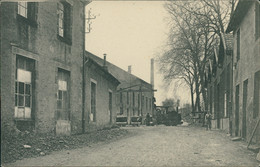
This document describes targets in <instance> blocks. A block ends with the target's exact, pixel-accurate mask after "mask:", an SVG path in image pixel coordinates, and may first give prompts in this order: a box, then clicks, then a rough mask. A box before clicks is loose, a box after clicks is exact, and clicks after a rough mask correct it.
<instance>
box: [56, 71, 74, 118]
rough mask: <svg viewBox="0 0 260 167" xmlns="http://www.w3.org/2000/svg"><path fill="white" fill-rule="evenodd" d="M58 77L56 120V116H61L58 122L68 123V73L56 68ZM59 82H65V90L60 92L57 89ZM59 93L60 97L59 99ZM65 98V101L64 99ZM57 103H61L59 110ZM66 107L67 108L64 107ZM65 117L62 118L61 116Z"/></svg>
mask: <svg viewBox="0 0 260 167" xmlns="http://www.w3.org/2000/svg"><path fill="white" fill-rule="evenodd" d="M57 76H58V80H57V81H58V82H57V83H58V89H57V98H56V112H57V113H56V114H57V115H56V118H57V119H59V118H58V114H61V119H59V120H68V121H70V119H71V118H70V71H67V70H64V69H62V68H58V70H57ZM59 81H64V82H66V90H61V89H60V87H59ZM60 92H61V97H62V98H60ZM64 97H66V99H65V98H64ZM58 102H61V108H59V107H58ZM66 105H67V107H66ZM64 115H65V116H66V118H65V117H62V116H64Z"/></svg>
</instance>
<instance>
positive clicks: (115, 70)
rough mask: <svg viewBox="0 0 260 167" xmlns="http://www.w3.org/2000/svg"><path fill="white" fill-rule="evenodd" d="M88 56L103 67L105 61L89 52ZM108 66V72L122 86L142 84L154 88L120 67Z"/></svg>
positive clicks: (108, 63) (109, 64)
mask: <svg viewBox="0 0 260 167" xmlns="http://www.w3.org/2000/svg"><path fill="white" fill-rule="evenodd" d="M86 56H89V58H91V59H92V60H94V61H95V62H96V63H98V64H99V65H100V66H103V63H104V60H103V59H102V58H100V57H98V56H96V55H94V54H92V53H90V52H88V51H86ZM106 65H107V67H108V72H109V73H111V74H112V75H113V76H114V77H115V78H117V79H118V80H119V82H120V83H121V84H125V85H133V84H134V83H142V84H144V85H146V86H148V87H150V88H151V87H152V86H151V84H149V83H147V82H145V81H144V80H142V79H140V78H138V77H136V76H135V75H133V74H130V73H129V72H127V71H125V70H123V69H121V68H119V67H118V66H116V65H114V64H112V63H110V62H108V61H106Z"/></svg>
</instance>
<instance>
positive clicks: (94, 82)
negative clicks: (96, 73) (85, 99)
mask: <svg viewBox="0 0 260 167" xmlns="http://www.w3.org/2000/svg"><path fill="white" fill-rule="evenodd" d="M92 84H95V92H94V93H95V99H94V100H95V105H94V109H95V110H94V111H93V110H92V107H93V103H92V100H93V99H92ZM92 111H93V112H92ZM90 114H93V118H92V120H91V119H90V121H92V122H97V81H96V80H94V79H92V78H91V79H90Z"/></svg>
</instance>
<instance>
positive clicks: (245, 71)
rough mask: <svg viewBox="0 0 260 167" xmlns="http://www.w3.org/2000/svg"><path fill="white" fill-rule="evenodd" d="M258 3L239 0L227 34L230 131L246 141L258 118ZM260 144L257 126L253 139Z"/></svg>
mask: <svg viewBox="0 0 260 167" xmlns="http://www.w3.org/2000/svg"><path fill="white" fill-rule="evenodd" d="M259 13H260V4H259V1H257V0H255V1H245V0H243V1H241V0H240V1H239V3H238V4H237V7H236V10H235V11H234V14H233V16H232V17H231V21H230V23H229V25H228V28H227V30H226V31H227V32H233V36H234V38H233V39H234V40H233V41H234V42H233V53H234V56H233V87H232V89H233V105H232V108H233V112H232V113H231V115H230V116H231V125H232V127H231V132H232V134H233V135H234V136H241V137H243V138H244V139H245V140H246V141H249V138H250V136H251V135H252V133H253V129H254V128H255V126H256V124H257V121H258V120H259V117H260V107H259V105H260V63H259V62H260V46H259V45H260V37H259V36H260V23H259V20H260V14H259ZM252 141H253V142H254V143H258V144H260V126H258V128H257V129H256V133H255V134H254V136H253V140H252Z"/></svg>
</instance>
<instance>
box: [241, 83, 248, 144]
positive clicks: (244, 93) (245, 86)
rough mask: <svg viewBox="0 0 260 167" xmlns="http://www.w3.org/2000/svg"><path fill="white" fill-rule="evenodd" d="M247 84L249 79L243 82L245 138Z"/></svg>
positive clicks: (243, 134) (244, 128)
mask: <svg viewBox="0 0 260 167" xmlns="http://www.w3.org/2000/svg"><path fill="white" fill-rule="evenodd" d="M247 85H248V80H245V81H244V84H243V122H242V137H243V138H244V139H246V106H247Z"/></svg>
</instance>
